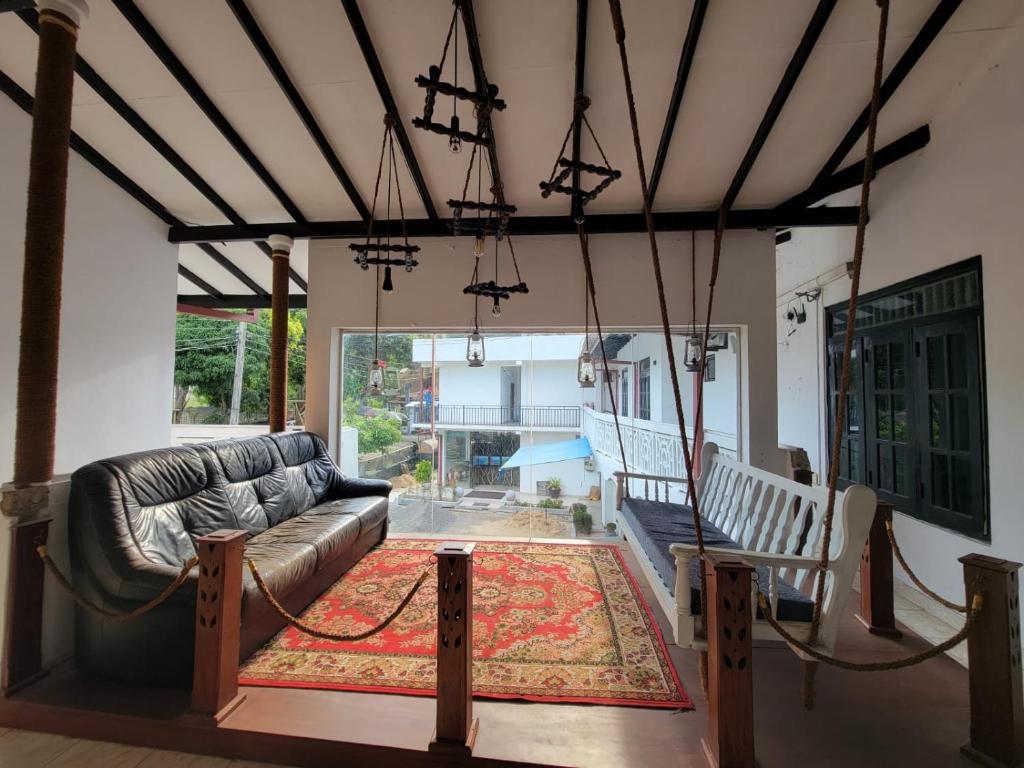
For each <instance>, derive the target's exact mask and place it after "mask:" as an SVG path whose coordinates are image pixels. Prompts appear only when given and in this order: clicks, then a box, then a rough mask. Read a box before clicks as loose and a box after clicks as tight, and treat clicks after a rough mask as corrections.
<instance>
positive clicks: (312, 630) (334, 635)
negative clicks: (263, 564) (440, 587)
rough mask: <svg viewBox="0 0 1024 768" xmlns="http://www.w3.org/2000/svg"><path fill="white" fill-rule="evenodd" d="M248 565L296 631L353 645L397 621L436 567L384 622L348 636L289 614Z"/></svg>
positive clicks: (262, 591) (427, 570)
mask: <svg viewBox="0 0 1024 768" xmlns="http://www.w3.org/2000/svg"><path fill="white" fill-rule="evenodd" d="M246 564H247V565H248V566H249V572H250V573H251V574H252V578H253V581H255V582H256V586H257V588H258V589H259V591H260V594H262V595H263V597H264V599H265V600H266V601H267V603H268V604H269V605H270V607H271V608H273V609H274V612H275V613H277V615H278V616H280V617H281V618H282V619H283V620H284V621H286V622H287V623H288V624H289V625H291V626H292V627H295V629H297V630H299V631H300V632H302V633H304V634H307V635H309V636H310V637H315V638H317V639H318V640H333V641H335V642H339V643H352V642H356V641H358V640H365V639H366V638H368V637H372V636H373V635H376V634H377V633H378V632H382V631H383V630H385V629H386V628H387V627H388V626H389V625H390V624H391V623H392V622H393V621H394V620H395V619H397V618H398V616H399V614H400V613H401V612H402V611H404V610H405V608H406V606H408V605H409V603H410V602H412V599H413V598H414V597H415V596H416V593H417V592H419V590H420V587H422V586H423V583H424V582H425V581H426V580H427V577H428V576H429V575H430V571H431V569H432V568H433V567H434V564H433V563H431V564H430V565H429V566H427V567H426V568H424V569H423V573H421V574H420V575H419V578H417V579H416V582H415V583H414V584H413V585H412V589H410V590H409V591H408V592H407V593H406V595H405V597H403V598H402V601H401V602H400V603H399V604H398V606H397V607H396V608H395V609H394V610H393V611H392V612H391V613H390V614H388V615H387V617H386V618H385V619H384V620H383V621H381V622H380V623H379V624H377V625H376V626H375V627H372V628H371V629H368V630H366V631H365V632H357V633H354V634H346V633H342V632H325V631H323V630H321V629H317V628H316V627H313V626H311V625H309V624H307V623H306V622H304V621H303V620H302V619H300V618H299V617H298V616H295V615H293V614H291V613H289V612H288V609H286V608H285V607H284V606H283V605H281V603H280V602H279V601H278V599H277V598H276V597H274V593H273V592H271V591H270V587H268V586H267V583H266V581H264V580H263V576H262V575H261V574H260V571H259V568H258V567H257V566H256V563H255V562H253V560H252V559H250V558H246Z"/></svg>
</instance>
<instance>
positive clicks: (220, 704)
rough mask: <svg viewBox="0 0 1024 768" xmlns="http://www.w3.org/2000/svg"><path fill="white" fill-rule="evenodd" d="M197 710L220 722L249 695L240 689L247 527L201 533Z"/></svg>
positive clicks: (194, 706)
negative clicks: (239, 661)
mask: <svg viewBox="0 0 1024 768" xmlns="http://www.w3.org/2000/svg"><path fill="white" fill-rule="evenodd" d="M196 543H197V545H198V548H199V583H198V584H197V585H196V646H195V662H194V667H193V675H192V713H193V715H194V716H196V717H197V718H199V719H201V720H203V721H205V722H208V723H210V724H213V725H216V724H217V723H219V722H220V721H221V720H223V719H224V718H225V717H227V716H228V715H229V714H230V713H231V712H232V711H234V710H235V709H236V708H237V707H238V705H239V704H241V703H242V701H243V700H244V699H245V694H240V693H239V692H238V642H239V637H238V636H239V631H240V629H241V620H242V555H243V553H244V551H245V531H215V532H213V533H211V534H209V535H207V536H200V537H199V539H198V540H197V541H196Z"/></svg>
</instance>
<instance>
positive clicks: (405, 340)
mask: <svg viewBox="0 0 1024 768" xmlns="http://www.w3.org/2000/svg"><path fill="white" fill-rule="evenodd" d="M414 338H415V337H414V336H413V335H412V334H410V333H382V334H380V336H379V337H378V343H377V355H378V358H379V359H380V360H383V361H384V362H385V363H386V364H387V370H388V371H389V372H393V371H396V370H398V369H399V368H407V367H409V366H410V365H411V364H412V340H413V339H414ZM342 357H343V370H344V372H345V374H344V382H343V386H344V392H345V397H346V398H355V399H358V398H360V397H362V395H363V391H364V390H365V389H366V380H367V377H368V376H369V370H370V363H371V362H373V334H372V333H349V334H346V335H345V344H344V353H343V356H342ZM393 375H394V374H393V373H390V374H386V376H385V386H387V385H388V384H389V383H391V377H392V376H393Z"/></svg>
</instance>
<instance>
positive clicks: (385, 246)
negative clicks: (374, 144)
mask: <svg viewBox="0 0 1024 768" xmlns="http://www.w3.org/2000/svg"><path fill="white" fill-rule="evenodd" d="M385 156H387V160H388V191H387V210H386V220H385V232H384V234H383V235H382V234H381V233H380V232H377V233H376V234H375V233H374V224H375V223H376V220H375V216H376V214H377V198H378V196H379V194H380V179H381V176H382V175H383V171H384V158H385ZM392 181H394V187H395V191H396V192H397V195H398V215H399V219H400V221H401V224H402V233H401V239H402V242H401V243H392V242H391V185H392ZM348 247H349V248H350V249H351V250H353V251H355V252H356V254H357V255H356V257H355V259H353V261H355V263H356V264H358V265H359V267H360V268H361V269H363V270H368V269H369V268H370V265H371V264H372V265H374V266H376V267H377V271H378V272H380V267H384V282H383V285H381V289H382V290H383V291H384V292H385V293H391V291H393V290H394V282H393V281H392V278H391V268H392V267H405V271H406V272H412V270H413V267H416V266H418V265H419V262H418V261H417V260H416V259H415V258H413V254H415V253H418V252H419V250H420V247H419V246H418V245H410V244H409V238H408V236H407V235H406V227H405V206H404V205H403V204H402V187H401V184H400V183H399V180H398V162H397V161H396V160H395V120H394V118H393V117H391V115H385V116H384V139H383V141H382V143H381V147H380V161H379V162H378V163H377V181H376V182H375V183H374V186H373V206H372V207H371V208H370V221H369V223H368V225H367V229H366V241H365V242H363V243H351V244H349V246H348ZM392 253H399V254H403V255H402V256H401V257H395V256H389V255H388V254H392ZM371 254H372V255H371ZM378 284H380V280H379V276H378Z"/></svg>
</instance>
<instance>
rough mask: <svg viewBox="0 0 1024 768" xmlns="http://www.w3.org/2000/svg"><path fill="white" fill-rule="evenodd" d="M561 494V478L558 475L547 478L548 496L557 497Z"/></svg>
mask: <svg viewBox="0 0 1024 768" xmlns="http://www.w3.org/2000/svg"><path fill="white" fill-rule="evenodd" d="M561 495H562V479H561V478H559V477H549V478H548V496H550V497H551V498H552V499H557V498H558V497H559V496H561Z"/></svg>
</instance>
